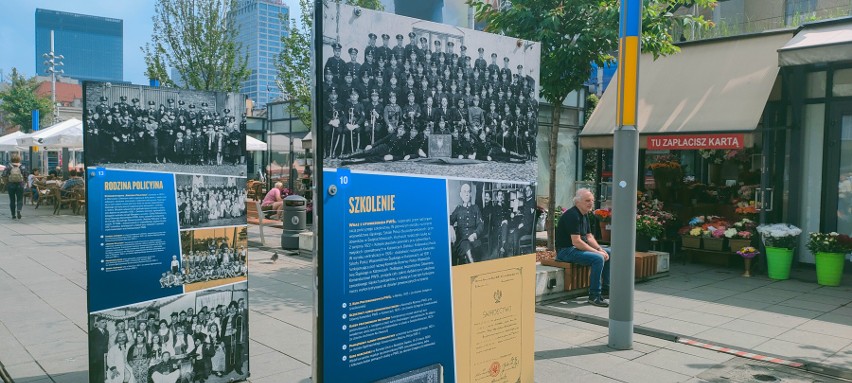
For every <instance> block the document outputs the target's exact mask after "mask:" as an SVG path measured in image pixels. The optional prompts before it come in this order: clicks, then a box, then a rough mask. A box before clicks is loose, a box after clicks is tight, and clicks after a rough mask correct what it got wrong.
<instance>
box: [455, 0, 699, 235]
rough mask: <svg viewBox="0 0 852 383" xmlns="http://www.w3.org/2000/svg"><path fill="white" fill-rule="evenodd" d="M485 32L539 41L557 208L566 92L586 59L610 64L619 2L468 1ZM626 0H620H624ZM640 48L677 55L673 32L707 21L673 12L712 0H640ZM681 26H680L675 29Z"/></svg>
mask: <svg viewBox="0 0 852 383" xmlns="http://www.w3.org/2000/svg"><path fill="white" fill-rule="evenodd" d="M467 1H468V4H469V5H471V6H472V7H474V12H475V15H476V18H477V20H478V21H482V22H485V23H486V28H485V31H487V32H493V33H499V34H503V35H507V36H512V37H516V38H520V39H525V40H532V41H539V42H541V44H542V48H541V71H540V73H541V80H540V83H541V85H542V86H541V96H542V97H543V98H544V99H545V100H547V101H548V102H549V103H550V104H551V105H553V114H552V115H551V121H552V125H551V126H552V128H551V131H550V142H549V144H550V145H549V146H550V158H549V161H550V183H549V185H548V194H549V195H550V197H551V198H550V201H549V203H548V210H549V211H551V212H552V211H555V210H556V206H555V205H556V200H555V198H553V197H554V196H555V195H556V148H557V145H556V144H557V137H558V133H559V130H558V129H557V127H558V126H559V124H558V121H559V117H560V114H561V113H562V103H563V101H564V100H565V97H567V96H568V93H570V92H571V91H574V90H578V89H580V88H581V87H582V86H583V83H584V82H585V81H586V79H588V77H589V71H590V65H589V64H590V63H592V62H595V63H597V64H598V65H604V64H605V63H612V62H614V61H615V59H616V57H615V56H614V55H615V54H616V52H617V51H618V30H619V29H618V27H619V26H618V21H619V8H618V6H619V1H618V0H573V1H565V0H513V1H511V3H510V4H511V5H508V6H504V7H502V8H501V9H495V8H494V7H492V6H491V5H489V4H488V3H485V2H482V1H481V0H467ZM622 1H624V0H622ZM643 4H644V6H643V9H642V37H641V44H642V52H650V53H653V54H654V57H655V58H657V57H659V56H661V55H669V54H673V53H676V52H677V51H678V47H677V46H675V45H674V42H675V41H674V38H673V37H672V34H673V31H675V30H676V28H677V27H678V26H679V25H680V24H684V23H697V24H699V25H702V26H706V25H709V22H706V21H705V20H704V19H703V18H702V17H700V16H699V17H695V16H692V15H689V14H687V15H675V13H674V11H675V10H677V8H679V7H680V6H683V5H693V4H694V5H697V6H698V7H702V8H704V7H713V6H715V4H716V0H643ZM678 30H679V29H678ZM549 219H550V220H551V221H550V222H549V224H548V225H547V234H548V241H547V247H548V249H553V247H554V225H553V221H552V219H553V215H550V217H549Z"/></svg>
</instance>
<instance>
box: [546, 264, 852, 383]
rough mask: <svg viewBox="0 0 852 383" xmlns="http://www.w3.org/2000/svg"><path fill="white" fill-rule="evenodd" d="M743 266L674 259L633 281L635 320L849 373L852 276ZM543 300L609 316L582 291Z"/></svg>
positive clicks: (594, 318) (598, 318)
mask: <svg viewBox="0 0 852 383" xmlns="http://www.w3.org/2000/svg"><path fill="white" fill-rule="evenodd" d="M741 273H742V271H740V270H735V269H727V268H720V267H713V266H703V265H696V264H689V265H681V264H673V265H672V269H671V271H670V276H669V277H667V278H660V279H656V280H652V281H649V282H646V283H640V284H637V285H636V292H635V296H634V313H635V314H634V323H635V324H636V325H639V326H642V327H643V328H645V329H646V330H649V331H650V332H651V333H654V332H656V333H671V334H673V335H676V336H678V337H681V338H687V339H694V340H699V341H702V342H705V343H707V342H709V343H712V344H715V345H719V346H723V347H728V348H734V349H738V350H743V351H749V352H753V353H757V354H761V355H767V356H775V357H779V358H781V359H786V360H791V361H797V362H802V363H804V364H806V365H810V366H815V367H817V368H830V369H837V370H838V372H842V373H843V374H844V375H843V376H847V377H849V378H850V379H852V277H850V276H848V275H847V276H846V278H845V279H844V281H843V284H842V285H841V286H839V287H825V286H820V285H818V284H817V283H816V273H815V271H813V270H794V271H793V273H792V275H791V279H789V280H784V281H776V280H772V279H769V278H768V277H766V276H765V275H763V276H754V277H751V278H744V277H742V276H741ZM545 307H546V308H548V309H553V310H555V311H550V310H543V311H546V312H561V313H566V314H569V315H568V316H569V317H576V318H584V320H589V321H590V322H596V323H597V322H602V321H605V320H606V319H607V317H608V313H607V312H606V311H601V310H599V309H598V308H596V307H592V306H589V305H587V304H585V301H584V300H582V299H574V300H567V301H560V302H555V303H550V304H548V305H546V306H545Z"/></svg>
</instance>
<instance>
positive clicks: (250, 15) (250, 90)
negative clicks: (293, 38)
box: [236, 0, 290, 108]
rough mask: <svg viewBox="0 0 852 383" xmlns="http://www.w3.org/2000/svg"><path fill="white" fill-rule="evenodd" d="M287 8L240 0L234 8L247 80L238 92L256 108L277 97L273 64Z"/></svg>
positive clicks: (267, 0)
mask: <svg viewBox="0 0 852 383" xmlns="http://www.w3.org/2000/svg"><path fill="white" fill-rule="evenodd" d="M289 17H290V8H289V7H287V5H285V4H284V1H283V0H240V1H239V2H238V4H237V11H236V22H237V30H238V32H237V42H239V43H240V44H242V49H243V52H245V53H247V54H248V69H249V70H250V71H251V75H249V78H248V79H247V80H245V81H243V82H242V84H240V91H241V92H242V93H243V94H245V95H247V96H248V97H249V98H251V99H252V100H254V102H255V106H256V107H257V108H263V107H264V106H265V105H266V103H268V102H270V101H274V100H275V99H278V98H280V97H281V91H280V90H279V89H278V86H277V85H276V83H275V77H276V76H277V74H278V70H277V69H276V68H275V62H276V61H277V57H278V55H279V54H280V53H281V49H282V48H283V44H282V42H281V37H282V36H285V35H286V34H287V26H288V25H289V23H288V21H287V20H289Z"/></svg>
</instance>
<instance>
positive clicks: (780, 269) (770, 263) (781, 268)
mask: <svg viewBox="0 0 852 383" xmlns="http://www.w3.org/2000/svg"><path fill="white" fill-rule="evenodd" d="M792 264H793V249H785V248H783V247H771V246H766V268H767V270H766V271H767V274H768V275H769V278H772V279H778V280H783V279H790V266H792Z"/></svg>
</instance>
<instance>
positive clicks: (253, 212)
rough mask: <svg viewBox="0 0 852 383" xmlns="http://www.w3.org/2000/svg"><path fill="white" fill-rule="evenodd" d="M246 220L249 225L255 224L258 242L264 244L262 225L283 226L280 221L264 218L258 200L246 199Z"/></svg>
mask: <svg viewBox="0 0 852 383" xmlns="http://www.w3.org/2000/svg"><path fill="white" fill-rule="evenodd" d="M246 221H247V222H248V223H249V224H251V225H257V226H258V227H259V229H260V243H261V244H262V245H264V246H266V238H265V237H264V235H263V227H264V226H269V227H279V228H281V227H284V224H283V223H281V221H279V220H276V219H271V218H266V215H265V214H264V211H263V210H262V209H261V208H260V201H259V200H251V199H247V200H246Z"/></svg>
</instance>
